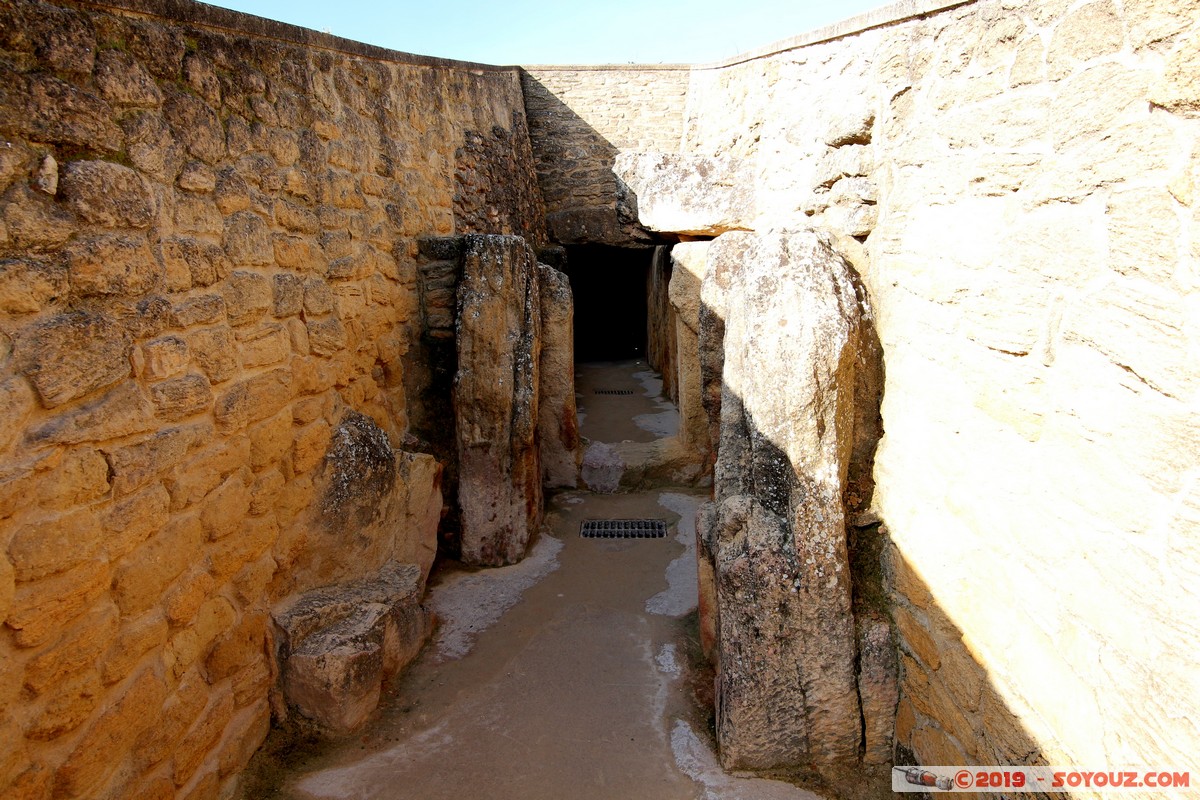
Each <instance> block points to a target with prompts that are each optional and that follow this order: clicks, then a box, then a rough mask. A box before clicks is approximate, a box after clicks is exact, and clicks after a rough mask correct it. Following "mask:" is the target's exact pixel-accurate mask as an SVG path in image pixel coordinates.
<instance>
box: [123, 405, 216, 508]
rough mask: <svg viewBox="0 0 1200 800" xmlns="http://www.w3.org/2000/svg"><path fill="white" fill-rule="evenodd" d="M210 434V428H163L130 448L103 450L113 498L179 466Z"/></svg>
mask: <svg viewBox="0 0 1200 800" xmlns="http://www.w3.org/2000/svg"><path fill="white" fill-rule="evenodd" d="M211 433H212V426H211V425H207V426H204V425H202V426H188V427H180V428H165V429H163V430H160V431H158V432H156V433H155V434H153V435H152V436H149V437H147V438H145V439H142V440H140V441H136V442H133V443H132V444H129V445H125V446H120V447H116V446H107V445H106V446H104V447H102V450H103V451H104V453H105V454H106V455H107V456H108V462H109V468H110V469H111V470H112V488H113V494H114V496H116V497H121V496H123V495H127V494H129V493H130V492H133V491H136V490H137V489H138V488H140V487H142V486H144V485H146V484H147V483H148V482H149V481H150V480H151V479H153V478H154V477H155V476H156V475H161V474H162V473H164V472H166V471H167V470H169V469H170V468H171V467H173V466H175V465H176V464H178V463H180V462H181V461H182V460H183V459H184V457H185V456H186V455H187V453H188V450H189V449H190V448H191V447H192V446H193V445H194V444H196V443H198V442H200V441H203V440H204V439H205V438H207V436H211ZM118 516H119V513H118Z"/></svg>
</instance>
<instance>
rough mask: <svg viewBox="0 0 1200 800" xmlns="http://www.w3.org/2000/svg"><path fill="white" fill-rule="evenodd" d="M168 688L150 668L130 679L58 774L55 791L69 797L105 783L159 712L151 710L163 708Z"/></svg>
mask: <svg viewBox="0 0 1200 800" xmlns="http://www.w3.org/2000/svg"><path fill="white" fill-rule="evenodd" d="M165 698H166V687H165V686H164V685H163V682H162V679H161V678H159V677H158V676H157V675H156V674H155V673H154V671H153V670H150V669H147V670H144V671H143V672H141V673H139V674H138V676H137V677H136V678H134V679H133V680H132V681H130V683H129V685H128V686H127V687H125V688H124V690H123V691H122V692H121V694H120V696H119V697H118V699H117V700H116V702H114V703H113V704H112V705H111V706H110V707H109V708H108V709H107V710H106V711H105V712H104V713H103V714H101V715H100V717H98V718H97V719H96V720H95V722H93V723H92V724H91V725H90V726H89V727H88V729H87V730H86V731H85V732H84V734H83V736H82V737H81V738H80V739H79V741H78V743H77V744H76V745H75V747H74V749H73V750H72V751H71V752H70V754H68V756H67V758H66V760H65V761H64V762H63V763H62V765H61V766H60V767H59V768H58V771H57V773H56V774H55V791H56V793H57V794H60V795H62V796H67V797H73V796H77V795H83V794H86V793H87V792H88V791H90V790H91V789H92V788H94V787H96V786H103V785H104V783H105V781H106V780H107V779H108V777H109V776H111V775H112V773H113V772H114V771H115V770H116V769H117V767H118V766H119V765H120V764H121V762H122V761H123V757H124V755H125V753H126V752H127V751H128V748H129V746H130V745H131V744H132V743H133V741H134V740H135V739H136V738H137V736H138V735H139V734H140V733H141V732H142V731H144V730H146V729H147V728H148V727H150V726H151V725H152V724H153V723H154V720H155V719H156V718H157V715H156V714H154V713H150V712H148V711H147V710H148V709H158V708H161V707H162V703H163V700H164V699H165Z"/></svg>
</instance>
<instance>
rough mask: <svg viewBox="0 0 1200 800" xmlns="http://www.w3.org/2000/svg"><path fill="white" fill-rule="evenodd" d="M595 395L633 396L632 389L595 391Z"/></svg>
mask: <svg viewBox="0 0 1200 800" xmlns="http://www.w3.org/2000/svg"><path fill="white" fill-rule="evenodd" d="M596 394H622V395H623V394H633V389H597V390H596Z"/></svg>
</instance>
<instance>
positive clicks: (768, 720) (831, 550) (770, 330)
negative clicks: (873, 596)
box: [710, 231, 867, 779]
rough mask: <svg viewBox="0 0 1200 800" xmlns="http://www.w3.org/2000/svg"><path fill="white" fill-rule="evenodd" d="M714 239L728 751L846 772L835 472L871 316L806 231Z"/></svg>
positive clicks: (854, 748)
mask: <svg viewBox="0 0 1200 800" xmlns="http://www.w3.org/2000/svg"><path fill="white" fill-rule="evenodd" d="M711 248H712V249H711V250H710V253H711V254H712V257H713V258H714V259H733V260H735V261H736V262H737V263H739V265H740V268H739V269H738V270H737V272H735V273H734V274H733V275H732V279H731V281H730V285H729V295H728V298H727V305H726V315H727V316H726V319H725V336H724V341H725V358H724V373H723V375H724V390H723V395H722V399H721V441H720V448H719V450H718V457H717V464H716V474H715V489H714V491H715V498H716V502H717V504H718V506H717V519H716V537H715V538H716V542H715V552H714V559H715V573H716V582H717V602H718V605H719V608H720V637H719V641H720V645H719V646H720V656H719V658H718V664H719V665H720V667H719V674H718V678H717V682H718V694H719V700H718V719H717V736H718V740H719V742H720V745H721V759H722V763H723V764H724V765H725V766H726V767H727V768H735V769H745V768H750V769H771V768H778V767H782V766H784V765H798V764H803V765H805V766H806V767H807V768H809V769H813V770H816V771H817V772H819V773H821V774H822V775H824V776H825V777H826V779H832V778H835V777H837V776H848V775H850V774H851V773H852V772H853V770H855V769H856V768H857V764H858V759H859V747H860V744H861V729H860V725H859V719H860V701H859V698H858V690H857V685H856V676H855V654H856V651H857V643H856V640H855V630H854V619H853V617H852V615H851V609H850V600H851V597H850V588H851V587H850V568H849V563H848V559H847V550H846V527H845V526H846V520H845V509H844V506H843V496H842V495H843V489H844V486H843V483H842V481H843V480H844V478H843V476H844V475H845V474H846V470H847V468H848V464H849V460H850V453H851V450H852V447H853V441H854V432H853V425H854V420H855V409H854V394H853V391H847V390H846V388H845V387H853V386H854V385H855V375H854V369H855V362H856V357H857V350H858V348H859V339H860V337H861V336H862V335H863V334H862V328H863V326H864V325H865V324H867V323H866V321H865V320H864V311H863V308H862V306H861V305H860V302H861V301H860V297H859V290H858V287H857V286H856V285H855V283H854V281H853V279H852V278H851V276H850V272H849V269H848V268H847V266H846V264H845V262H843V261H842V260H841V258H839V257H838V256H837V255H836V254H835V253H834V252H833V251H832V250H831V249H830V248H829V247H828V245H827V244H826V243H825V242H824V241H822V240H821V239H820V238H819V237H818V236H817V235H816V234H815V233H813V232H810V231H805V232H799V233H788V234H764V235H753V234H729V235H726V236H723V237H721V238H720V239H718V240H717V242H716V243H714V244H713V245H712V246H711ZM764 363H769V364H787V365H789V369H788V371H787V372H786V373H785V374H783V375H781V374H779V373H778V372H775V371H771V370H764V369H763V368H762V365H763V364H764ZM789 378H790V380H789ZM764 609H770V613H769V614H767V613H765V612H764Z"/></svg>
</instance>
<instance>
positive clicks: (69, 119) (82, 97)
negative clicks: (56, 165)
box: [19, 73, 125, 154]
mask: <svg viewBox="0 0 1200 800" xmlns="http://www.w3.org/2000/svg"><path fill="white" fill-rule="evenodd" d="M22 82H23V81H22ZM26 96H27V97H28V101H27V105H26V114H25V115H24V116H23V117H22V118H21V119H20V120H19V123H20V125H21V127H22V128H23V129H25V130H28V131H29V133H30V134H31V136H32V137H33V138H34V139H36V140H38V141H43V142H50V143H56V144H68V145H75V146H76V147H84V148H88V149H92V150H99V151H101V152H104V153H112V154H116V153H119V152H120V151H121V149H122V145H123V143H124V138H125V137H124V135H123V134H122V133H121V129H120V128H118V127H117V126H116V125H114V124H113V123H112V119H113V117H114V116H115V115H114V114H113V111H112V108H111V107H110V106H109V105H108V103H105V102H104V101H103V100H101V99H100V98H99V97H96V96H95V95H94V94H91V93H89V92H85V91H83V90H82V89H79V88H76V87H75V86H72V85H71V84H69V83H66V82H65V81H62V80H59V79H58V78H55V77H54V76H52V75H50V74H48V73H37V74H34V75H31V76H30V77H29V83H28V90H27V95H26Z"/></svg>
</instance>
